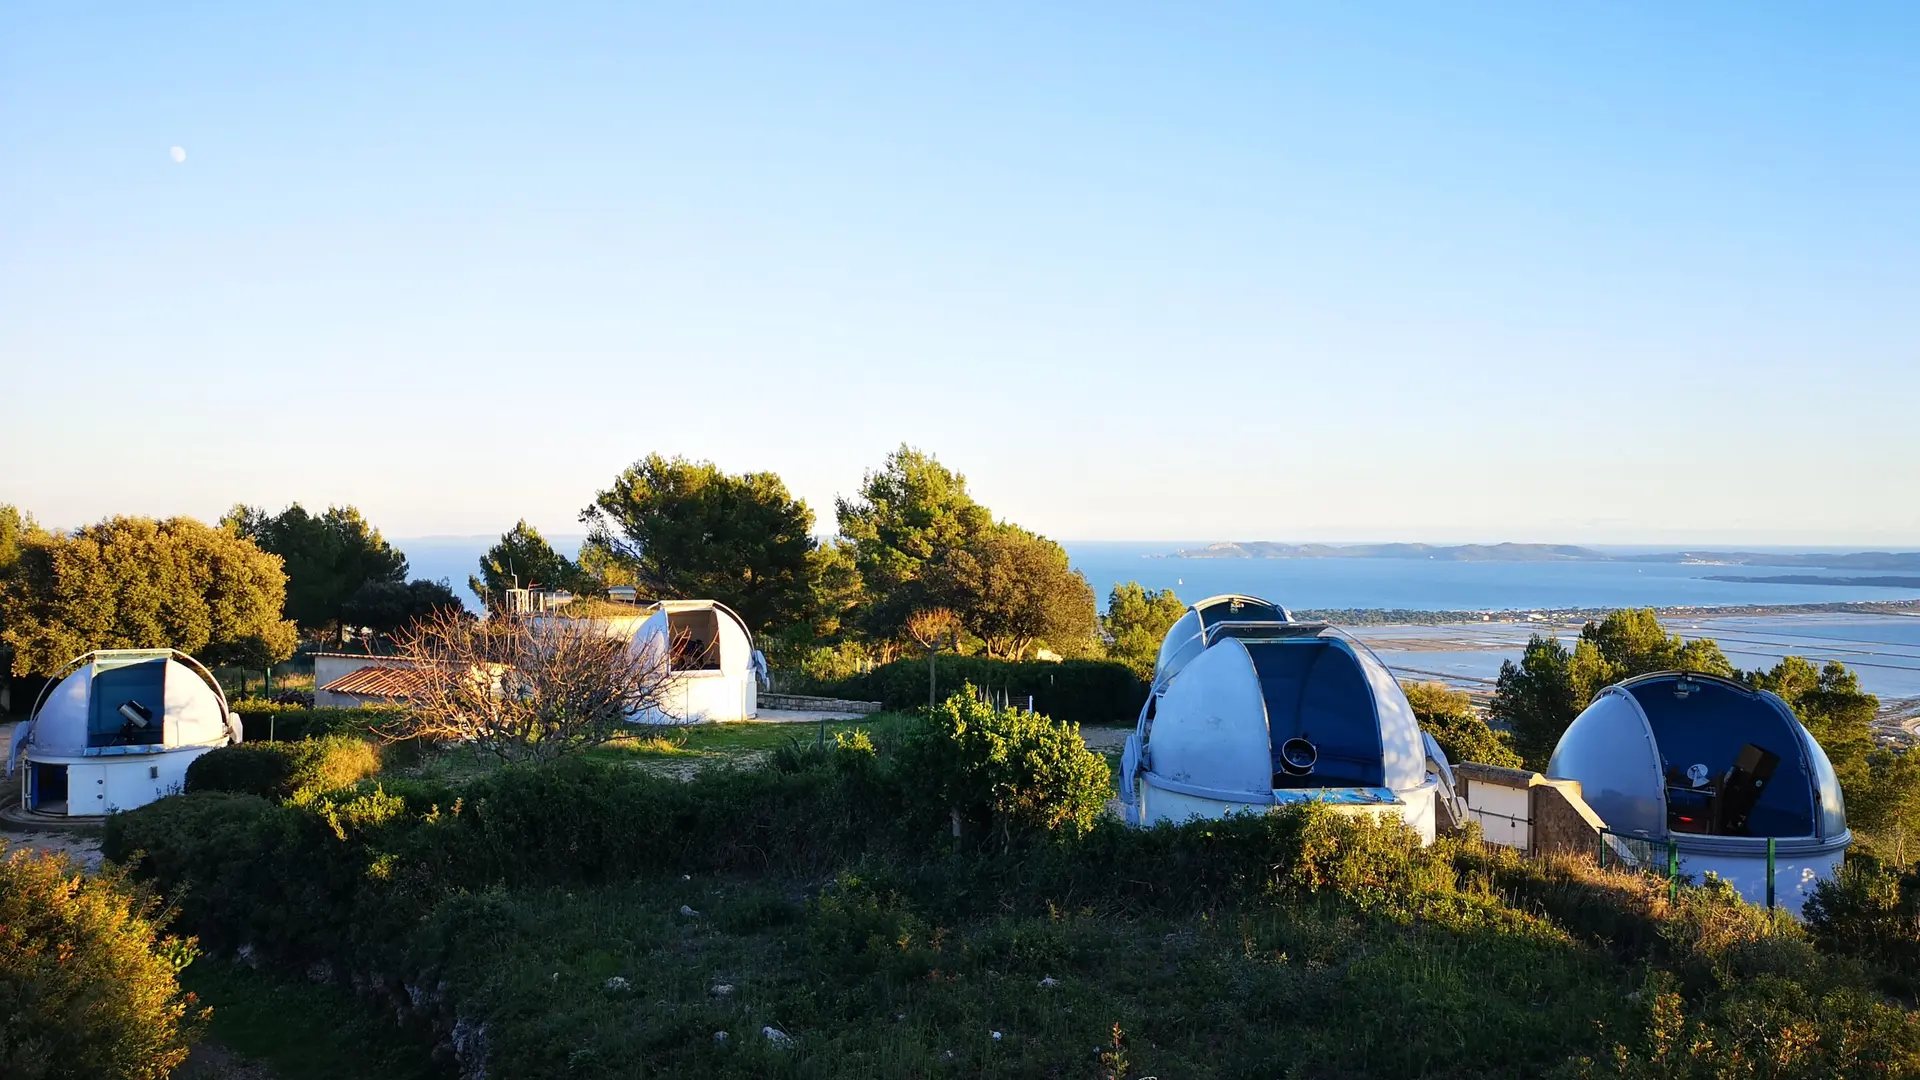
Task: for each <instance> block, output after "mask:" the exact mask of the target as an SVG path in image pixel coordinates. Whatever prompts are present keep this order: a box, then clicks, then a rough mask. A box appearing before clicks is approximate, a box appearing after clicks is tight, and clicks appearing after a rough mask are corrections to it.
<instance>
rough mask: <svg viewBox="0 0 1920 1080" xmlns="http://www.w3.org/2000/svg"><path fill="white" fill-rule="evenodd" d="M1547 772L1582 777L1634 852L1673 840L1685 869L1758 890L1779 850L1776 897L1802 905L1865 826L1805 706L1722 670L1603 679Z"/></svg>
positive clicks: (1590, 799) (1623, 845) (1761, 897)
mask: <svg viewBox="0 0 1920 1080" xmlns="http://www.w3.org/2000/svg"><path fill="white" fill-rule="evenodd" d="M1547 775H1549V776H1551V777H1553V778H1555V779H1565V780H1578V781H1579V782H1580V788H1581V792H1582V794H1583V796H1584V797H1585V799H1586V801H1587V805H1589V806H1591V807H1592V808H1593V809H1594V811H1595V812H1596V813H1597V814H1599V815H1600V817H1601V818H1602V819H1603V820H1604V821H1605V822H1606V825H1607V828H1608V829H1609V830H1610V831H1611V832H1613V833H1617V834H1622V835H1621V836H1620V837H1617V838H1614V839H1611V840H1609V843H1610V844H1611V845H1612V846H1613V848H1614V851H1615V853H1617V854H1619V855H1621V856H1622V857H1623V858H1625V859H1628V860H1630V861H1631V860H1633V859H1635V858H1636V857H1642V858H1643V857H1644V855H1645V852H1648V851H1653V852H1655V853H1663V852H1665V851H1666V849H1667V846H1668V845H1669V844H1670V845H1671V846H1672V847H1673V849H1674V851H1675V854H1676V855H1677V857H1678V859H1679V862H1680V869H1681V872H1682V873H1685V874H1689V875H1691V876H1693V877H1695V878H1696V879H1697V878H1699V877H1701V876H1702V875H1704V874H1705V873H1706V872H1708V871H1712V872H1714V873H1716V874H1718V875H1719V876H1720V877H1722V878H1725V879H1727V880H1728V881H1730V882H1731V883H1733V884H1734V886H1735V887H1737V888H1738V889H1739V890H1740V892H1741V894H1742V895H1744V896H1746V897H1747V898H1748V899H1749V900H1752V901H1754V902H1756V903H1762V902H1765V900H1766V898H1767V894H1768V889H1767V874H1768V871H1767V863H1768V860H1769V858H1771V860H1772V861H1773V864H1774V870H1773V879H1774V895H1775V898H1776V902H1778V903H1781V904H1784V905H1786V906H1788V907H1789V908H1791V909H1792V910H1795V911H1798V910H1799V907H1800V905H1801V903H1802V902H1803V901H1804V899H1805V895H1806V893H1808V892H1809V891H1810V890H1811V889H1812V886H1813V883H1814V882H1815V881H1816V880H1818V879H1820V878H1823V877H1831V876H1832V874H1833V873H1834V872H1835V871H1836V870H1837V869H1838V868H1839V865H1840V861H1841V859H1842V857H1843V856H1844V855H1845V852H1846V849H1847V846H1848V845H1849V844H1850V843H1851V842H1852V840H1853V834H1852V833H1851V832H1849V831H1848V829H1847V811H1846V803H1845V801H1844V799H1843V798H1842V796H1841V792H1840V781H1839V778H1838V777H1836V776H1835V775H1834V771H1833V764H1832V762H1830V761H1828V760H1827V755H1826V751H1824V750H1822V749H1821V748H1820V744H1819V743H1818V742H1817V741H1815V740H1814V738H1813V736H1812V734H1811V733H1809V732H1808V731H1807V729H1806V727H1805V726H1804V725H1802V724H1801V723H1800V720H1799V718H1798V717H1796V716H1794V714H1793V709H1792V708H1791V707H1789V706H1788V705H1787V703H1786V702H1785V701H1782V700H1781V699H1780V698H1779V697H1777V696H1775V695H1773V694H1770V693H1767V692H1766V691H1764V690H1754V689H1752V688H1750V687H1747V686H1743V685H1741V684H1740V683H1737V682H1733V681H1731V680H1729V679H1722V678H1719V677H1717V676H1712V675H1701V674H1697V673H1686V672H1677V671H1665V672H1658V673H1656V674H1652V675H1643V676H1640V677H1639V678H1634V679H1628V680H1627V681H1625V682H1622V683H1620V684H1618V685H1615V686H1610V687H1608V688H1607V689H1605V690H1603V691H1601V692H1600V694H1599V696H1597V697H1595V698H1594V699H1593V703H1592V704H1590V705H1588V706H1587V708H1586V709H1585V711H1583V712H1582V713H1581V714H1580V715H1579V716H1578V717H1577V718H1575V720H1574V721H1573V724H1572V725H1571V726H1569V727H1568V728H1567V730H1566V733H1565V734H1563V735H1562V736H1561V737H1560V743H1559V745H1558V746H1556V747H1555V748H1554V751H1553V760H1552V761H1551V762H1550V763H1549V764H1548V766H1547ZM1629 838H1630V839H1629ZM1633 840H1637V841H1641V843H1638V844H1635V843H1633V842H1631V841H1633ZM1636 853H1638V854H1636ZM1770 853H1771V854H1770Z"/></svg>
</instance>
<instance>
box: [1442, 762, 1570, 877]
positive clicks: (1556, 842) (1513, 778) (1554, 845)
mask: <svg viewBox="0 0 1920 1080" xmlns="http://www.w3.org/2000/svg"><path fill="white" fill-rule="evenodd" d="M1453 771H1454V776H1455V778H1456V779H1457V780H1458V781H1459V786H1460V791H1459V794H1460V797H1461V799H1462V800H1464V801H1465V802H1466V804H1467V816H1468V818H1470V819H1471V820H1473V821H1477V822H1479V823H1480V831H1481V835H1483V836H1484V837H1485V838H1486V841H1487V842H1488V843H1490V844H1503V845H1505V846H1507V847H1514V848H1519V849H1520V850H1522V851H1526V852H1530V853H1532V854H1536V855H1543V854H1548V853H1552V852H1561V851H1567V852H1575V853H1579V852H1585V853H1588V854H1593V853H1596V852H1598V851H1599V844H1600V829H1601V827H1602V824H1603V823H1602V822H1601V820H1600V816H1599V815H1598V814H1596V813H1594V812H1593V808H1592V807H1590V806H1588V805H1587V803H1586V800H1585V799H1584V798H1582V797H1581V794H1580V783H1579V781H1577V780H1549V779H1547V778H1546V777H1544V776H1541V775H1540V774H1539V773H1537V772H1530V771H1528V770H1526V769H1506V768H1501V767H1500V766H1498V765H1481V764H1479V763H1477V762H1471V761H1469V762H1462V763H1461V764H1459V765H1455V766H1454V769H1453Z"/></svg>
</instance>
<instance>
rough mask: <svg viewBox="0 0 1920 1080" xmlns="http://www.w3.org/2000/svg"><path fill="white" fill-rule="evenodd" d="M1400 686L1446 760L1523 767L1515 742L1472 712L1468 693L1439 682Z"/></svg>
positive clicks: (1407, 683) (1422, 728)
mask: <svg viewBox="0 0 1920 1080" xmlns="http://www.w3.org/2000/svg"><path fill="white" fill-rule="evenodd" d="M1400 687H1401V689H1403V690H1405V691H1406V692H1407V703H1408V704H1410V705H1412V706H1413V715H1414V717H1415V718H1416V719H1418V720H1419V721H1420V727H1421V730H1423V731H1425V732H1426V733H1427V734H1429V735H1432V736H1433V741H1435V742H1437V743H1439V744H1440V749H1442V750H1445V751H1446V752H1447V760H1449V761H1452V762H1455V763H1458V762H1462V761H1477V762H1479V763H1480V764H1482V765H1500V766H1504V767H1506V768H1509V769H1518V768H1520V767H1521V766H1522V765H1523V764H1524V763H1523V762H1522V761H1521V760H1520V755H1519V754H1517V753H1514V750H1513V740H1512V739H1511V738H1509V737H1508V736H1507V735H1506V734H1505V733H1504V732H1499V731H1495V730H1493V728H1491V727H1489V726H1488V725H1487V722H1486V720H1485V719H1483V718H1482V717H1481V716H1480V714H1479V713H1477V712H1474V711H1473V700H1472V699H1471V698H1469V697H1467V695H1466V694H1465V692H1463V691H1460V690H1455V689H1453V688H1451V687H1449V686H1447V685H1446V684H1444V683H1437V682H1420V683H1415V682H1406V683H1401V684H1400Z"/></svg>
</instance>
